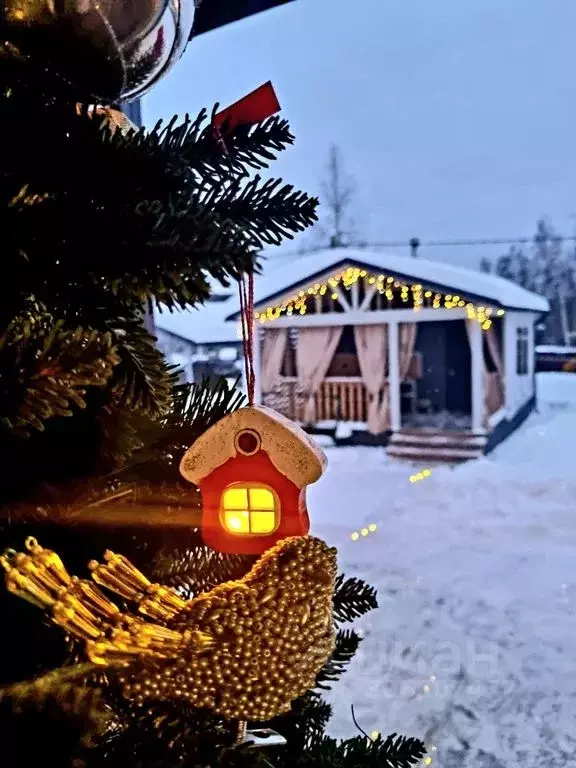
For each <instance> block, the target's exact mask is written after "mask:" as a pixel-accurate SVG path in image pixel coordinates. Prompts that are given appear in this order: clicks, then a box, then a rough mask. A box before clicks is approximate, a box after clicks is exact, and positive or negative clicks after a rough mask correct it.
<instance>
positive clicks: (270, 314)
mask: <svg viewBox="0 0 576 768" xmlns="http://www.w3.org/2000/svg"><path fill="white" fill-rule="evenodd" d="M359 281H363V282H364V284H365V285H366V286H367V287H370V288H374V289H375V295H376V294H380V295H382V296H384V297H385V299H386V300H387V301H388V303H390V302H392V301H394V299H395V298H396V297H397V296H398V293H399V298H400V301H402V302H403V303H404V304H406V303H408V302H409V301H410V296H412V310H413V311H414V312H418V311H419V310H420V309H423V308H428V309H430V308H431V309H465V310H466V316H467V317H468V318H469V319H470V320H477V321H478V322H479V323H480V325H481V326H482V328H483V330H485V331H487V330H488V329H489V328H490V327H491V326H492V318H493V317H494V316H497V317H502V315H503V314H504V310H503V309H498V310H494V309H493V308H492V307H483V306H477V305H475V304H473V303H472V302H467V301H465V300H464V299H463V298H462V297H461V296H459V295H452V294H446V295H442V294H441V293H437V292H434V291H430V290H425V289H424V288H423V286H422V285H421V284H420V283H412V284H408V283H404V282H402V281H400V280H396V279H395V278H394V277H391V276H390V275H384V274H379V275H377V274H370V273H368V272H367V271H366V270H365V269H359V268H358V267H349V268H348V269H345V270H343V271H341V272H337V273H336V274H334V275H332V276H331V277H329V278H328V279H327V280H326V281H325V282H318V283H314V285H311V286H310V287H308V288H307V289H305V290H300V291H298V293H296V294H294V295H293V296H290V297H288V298H286V299H285V300H284V301H283V302H282V303H281V304H276V305H271V306H269V307H266V309H263V310H260V311H258V312H256V313H255V319H256V320H258V321H259V322H260V323H267V322H270V321H273V320H277V319H278V318H279V317H280V316H281V315H287V316H288V317H291V316H292V315H294V314H297V315H305V314H306V313H307V311H308V301H309V299H310V298H311V297H320V299H321V298H322V297H324V296H326V295H328V298H329V299H330V300H332V301H339V300H340V297H341V293H340V291H341V290H342V289H344V290H349V289H350V288H351V287H352V286H353V285H355V284H356V283H358V282H359Z"/></svg>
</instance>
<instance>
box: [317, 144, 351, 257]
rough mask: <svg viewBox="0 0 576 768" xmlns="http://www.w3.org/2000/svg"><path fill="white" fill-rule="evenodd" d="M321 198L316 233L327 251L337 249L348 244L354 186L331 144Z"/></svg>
mask: <svg viewBox="0 0 576 768" xmlns="http://www.w3.org/2000/svg"><path fill="white" fill-rule="evenodd" d="M321 189H322V197H321V202H322V203H323V207H324V210H325V211H326V216H325V219H324V220H323V221H321V223H320V225H319V227H318V230H319V231H320V232H321V234H322V237H323V239H326V240H328V244H329V246H330V248H341V247H345V246H347V245H350V244H351V241H352V238H353V228H354V222H353V220H352V217H351V216H350V208H351V206H352V203H353V200H354V195H355V193H356V185H355V183H354V180H353V179H352V178H351V177H350V176H349V175H348V174H347V173H346V172H345V170H344V163H343V160H342V152H341V151H340V149H339V148H338V146H336V144H332V145H331V146H330V149H329V152H328V162H327V164H326V169H325V176H324V180H323V182H322V188H321Z"/></svg>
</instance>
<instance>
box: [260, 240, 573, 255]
mask: <svg viewBox="0 0 576 768" xmlns="http://www.w3.org/2000/svg"><path fill="white" fill-rule="evenodd" d="M550 239H553V240H556V241H562V242H576V235H557V234H555V235H554V236H553V237H552V238H550ZM537 242H538V239H537V238H536V237H534V235H532V237H526V236H519V237H478V238H462V239H458V238H454V239H447V240H419V239H418V238H416V237H413V238H411V239H410V240H385V241H375V242H361V243H349V244H348V245H345V246H342V247H343V248H358V249H360V250H363V249H366V250H368V249H369V248H410V249H411V250H412V252H413V253H414V255H416V254H417V252H418V250H419V249H420V248H451V247H458V246H460V247H471V246H485V245H528V244H531V243H537ZM328 247H329V246H326V245H319V246H314V247H312V248H304V249H302V250H299V251H280V252H279V253H276V254H275V256H274V257H273V258H274V260H278V259H287V258H289V257H294V256H295V257H297V258H298V257H302V256H308V255H310V254H312V253H318V252H319V251H325V250H327V249H328Z"/></svg>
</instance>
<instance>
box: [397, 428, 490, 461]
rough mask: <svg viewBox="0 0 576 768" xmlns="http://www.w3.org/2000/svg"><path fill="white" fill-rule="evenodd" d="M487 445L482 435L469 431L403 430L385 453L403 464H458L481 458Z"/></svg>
mask: <svg viewBox="0 0 576 768" xmlns="http://www.w3.org/2000/svg"><path fill="white" fill-rule="evenodd" d="M485 445H486V438H485V437H484V436H483V435H474V434H472V433H469V432H438V431H432V430H430V431H425V430H402V431H400V432H396V433H395V434H393V435H392V436H391V438H390V442H389V443H388V446H387V448H386V452H387V454H388V456H391V457H392V458H396V459H401V460H403V461H413V462H428V463H433V464H459V463H461V462H464V461H470V460H471V459H478V458H480V456H482V455H483V453H484V447H485Z"/></svg>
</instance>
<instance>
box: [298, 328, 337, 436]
mask: <svg viewBox="0 0 576 768" xmlns="http://www.w3.org/2000/svg"><path fill="white" fill-rule="evenodd" d="M342 330H343V327H342V326H341V325H339V326H324V327H322V328H299V329H298V346H297V347H296V368H297V371H298V384H299V385H300V388H301V389H302V391H303V393H304V421H305V423H307V424H310V423H312V422H313V421H314V419H315V418H316V411H315V408H314V395H315V394H316V393H317V392H318V390H319V389H320V387H321V386H322V382H323V381H324V378H325V376H326V372H327V371H328V368H329V367H330V363H331V362H332V358H333V357H334V353H335V352H336V348H337V347H338V342H339V341H340V337H341V336H342Z"/></svg>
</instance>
